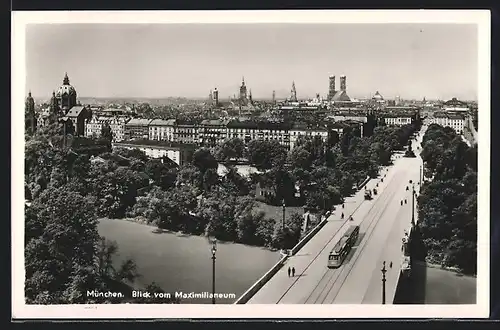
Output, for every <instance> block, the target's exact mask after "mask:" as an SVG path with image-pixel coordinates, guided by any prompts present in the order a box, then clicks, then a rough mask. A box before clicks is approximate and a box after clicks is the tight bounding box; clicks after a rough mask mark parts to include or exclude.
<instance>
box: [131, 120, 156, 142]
mask: <svg viewBox="0 0 500 330" xmlns="http://www.w3.org/2000/svg"><path fill="white" fill-rule="evenodd" d="M151 121H152V120H151V119H139V118H133V119H130V120H129V121H128V122H127V123H126V124H125V134H124V136H125V140H143V139H148V138H149V124H150V123H151Z"/></svg>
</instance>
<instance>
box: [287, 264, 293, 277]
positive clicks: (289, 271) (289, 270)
mask: <svg viewBox="0 0 500 330" xmlns="http://www.w3.org/2000/svg"><path fill="white" fill-rule="evenodd" d="M291 271H292V270H291V269H290V266H288V277H290V273H291Z"/></svg>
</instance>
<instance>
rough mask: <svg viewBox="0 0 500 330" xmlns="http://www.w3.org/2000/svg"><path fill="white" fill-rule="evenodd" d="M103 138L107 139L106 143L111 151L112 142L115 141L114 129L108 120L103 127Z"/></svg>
mask: <svg viewBox="0 0 500 330" xmlns="http://www.w3.org/2000/svg"><path fill="white" fill-rule="evenodd" d="M101 139H103V140H104V141H106V145H107V146H108V150H109V151H111V149H112V148H111V143H112V142H113V131H112V130H111V126H109V123H108V122H105V123H104V124H103V125H102V128H101Z"/></svg>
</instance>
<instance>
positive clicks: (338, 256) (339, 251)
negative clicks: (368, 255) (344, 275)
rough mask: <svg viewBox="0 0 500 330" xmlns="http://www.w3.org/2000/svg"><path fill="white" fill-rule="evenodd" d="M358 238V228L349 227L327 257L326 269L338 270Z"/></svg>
mask: <svg viewBox="0 0 500 330" xmlns="http://www.w3.org/2000/svg"><path fill="white" fill-rule="evenodd" d="M358 236H359V226H355V225H353V226H350V227H349V229H347V231H346V232H345V233H344V235H342V237H341V238H340V240H339V241H338V242H337V244H335V246H334V247H333V249H332V250H331V251H330V254H329V255H328V268H338V267H340V266H341V265H342V263H343V262H344V260H345V258H346V257H347V255H348V254H349V252H350V251H351V248H352V246H353V245H354V244H355V243H356V241H357V240H358Z"/></svg>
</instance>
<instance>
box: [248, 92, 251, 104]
mask: <svg viewBox="0 0 500 330" xmlns="http://www.w3.org/2000/svg"><path fill="white" fill-rule="evenodd" d="M248 100H249V101H250V102H252V90H251V89H250V92H249V93H248Z"/></svg>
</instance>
